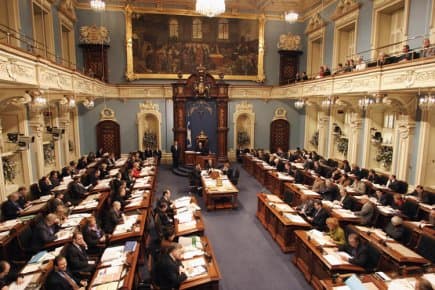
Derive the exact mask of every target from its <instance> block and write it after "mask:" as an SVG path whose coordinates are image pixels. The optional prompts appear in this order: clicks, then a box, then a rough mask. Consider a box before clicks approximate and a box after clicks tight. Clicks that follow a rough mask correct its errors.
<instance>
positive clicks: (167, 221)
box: [156, 203, 174, 232]
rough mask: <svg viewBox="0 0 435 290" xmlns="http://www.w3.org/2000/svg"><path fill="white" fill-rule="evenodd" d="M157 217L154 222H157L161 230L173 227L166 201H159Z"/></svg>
mask: <svg viewBox="0 0 435 290" xmlns="http://www.w3.org/2000/svg"><path fill="white" fill-rule="evenodd" d="M157 218H158V219H157V222H156V223H157V224H158V227H159V228H160V231H161V232H163V231H164V230H166V229H168V228H173V227H174V219H173V218H172V217H171V216H170V215H169V214H168V204H167V203H160V205H159V210H158V213H157Z"/></svg>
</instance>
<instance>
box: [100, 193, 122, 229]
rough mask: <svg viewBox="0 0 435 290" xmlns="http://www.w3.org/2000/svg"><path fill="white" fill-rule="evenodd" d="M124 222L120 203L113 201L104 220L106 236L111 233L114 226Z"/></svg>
mask: <svg viewBox="0 0 435 290" xmlns="http://www.w3.org/2000/svg"><path fill="white" fill-rule="evenodd" d="M123 221H124V217H123V213H122V212H121V203H120V202H119V201H114V202H113V203H112V208H111V209H110V211H109V212H108V213H107V216H106V219H104V232H105V233H107V234H111V233H113V230H114V229H115V227H116V225H118V224H120V223H121V222H123Z"/></svg>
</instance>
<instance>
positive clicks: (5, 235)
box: [0, 231, 10, 240]
mask: <svg viewBox="0 0 435 290" xmlns="http://www.w3.org/2000/svg"><path fill="white" fill-rule="evenodd" d="M9 232H10V231H6V232H1V233H0V240H3V239H4V238H6V237H7V236H8V235H9Z"/></svg>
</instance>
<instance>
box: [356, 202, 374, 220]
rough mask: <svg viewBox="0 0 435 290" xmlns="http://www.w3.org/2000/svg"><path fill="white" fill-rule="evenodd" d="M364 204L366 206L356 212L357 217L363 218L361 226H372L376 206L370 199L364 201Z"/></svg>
mask: <svg viewBox="0 0 435 290" xmlns="http://www.w3.org/2000/svg"><path fill="white" fill-rule="evenodd" d="M362 202H363V203H364V204H363V206H362V208H361V210H360V211H357V212H355V215H357V216H360V217H361V225H363V226H367V225H371V223H372V219H373V215H374V213H375V205H374V204H373V202H371V201H370V200H369V199H363V200H362Z"/></svg>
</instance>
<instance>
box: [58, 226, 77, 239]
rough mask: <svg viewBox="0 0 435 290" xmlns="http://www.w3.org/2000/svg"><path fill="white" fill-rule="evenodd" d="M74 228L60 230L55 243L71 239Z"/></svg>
mask: <svg viewBox="0 0 435 290" xmlns="http://www.w3.org/2000/svg"><path fill="white" fill-rule="evenodd" d="M73 231H74V228H66V229H61V230H60V231H58V232H57V233H56V239H55V241H60V240H66V239H69V238H71V237H72V235H73Z"/></svg>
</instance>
